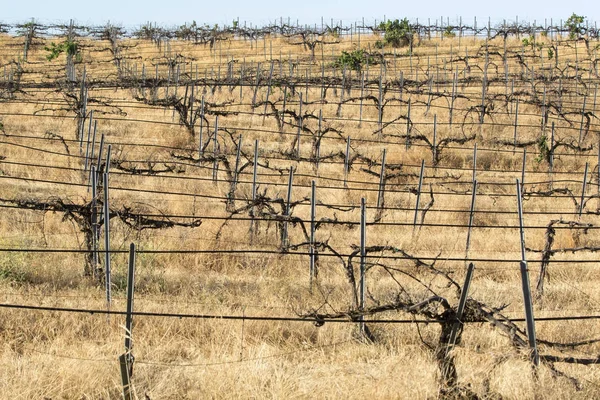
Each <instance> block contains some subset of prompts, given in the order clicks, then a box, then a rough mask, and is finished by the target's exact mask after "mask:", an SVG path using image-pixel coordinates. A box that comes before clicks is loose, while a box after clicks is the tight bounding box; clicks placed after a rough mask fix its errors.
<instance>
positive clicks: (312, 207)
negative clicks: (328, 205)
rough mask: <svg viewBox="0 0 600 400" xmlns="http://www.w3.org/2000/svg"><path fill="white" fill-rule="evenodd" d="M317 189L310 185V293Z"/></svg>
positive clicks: (313, 271)
mask: <svg viewBox="0 0 600 400" xmlns="http://www.w3.org/2000/svg"><path fill="white" fill-rule="evenodd" d="M316 197H317V187H316V184H315V181H312V183H311V194H310V249H309V255H310V266H309V271H308V272H309V290H310V292H311V293H312V289H313V280H314V278H315V277H316V270H315V253H316V249H315V227H316V220H315V219H316V213H317V204H316V200H317V199H316Z"/></svg>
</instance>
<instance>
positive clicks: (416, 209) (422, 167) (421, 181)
mask: <svg viewBox="0 0 600 400" xmlns="http://www.w3.org/2000/svg"><path fill="white" fill-rule="evenodd" d="M424 172H425V160H421V173H420V174H419V187H418V188H417V202H416V204H415V217H414V219H413V229H414V228H416V226H417V216H418V215H419V201H420V200H421V188H422V187H423V173H424Z"/></svg>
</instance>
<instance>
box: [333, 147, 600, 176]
mask: <svg viewBox="0 0 600 400" xmlns="http://www.w3.org/2000/svg"><path fill="white" fill-rule="evenodd" d="M598 154H599V157H600V152H599V153H598ZM349 168H350V136H348V137H347V138H346V155H345V157H344V187H345V188H347V187H348V170H349Z"/></svg>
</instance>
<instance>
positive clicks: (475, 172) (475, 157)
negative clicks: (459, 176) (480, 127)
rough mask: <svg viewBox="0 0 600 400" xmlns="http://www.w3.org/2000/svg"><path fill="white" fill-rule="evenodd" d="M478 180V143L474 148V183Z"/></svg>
mask: <svg viewBox="0 0 600 400" xmlns="http://www.w3.org/2000/svg"><path fill="white" fill-rule="evenodd" d="M476 179H477V143H475V145H474V146H473V182H475V180H476Z"/></svg>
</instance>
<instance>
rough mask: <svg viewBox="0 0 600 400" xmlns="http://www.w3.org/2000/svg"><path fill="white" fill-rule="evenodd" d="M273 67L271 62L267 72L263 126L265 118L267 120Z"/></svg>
mask: <svg viewBox="0 0 600 400" xmlns="http://www.w3.org/2000/svg"><path fill="white" fill-rule="evenodd" d="M273 66H274V63H273V61H271V70H270V71H269V82H268V84H267V97H266V99H265V111H264V112H263V120H262V124H263V126H264V125H265V118H267V105H268V104H269V95H270V94H271V81H272V79H273Z"/></svg>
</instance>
